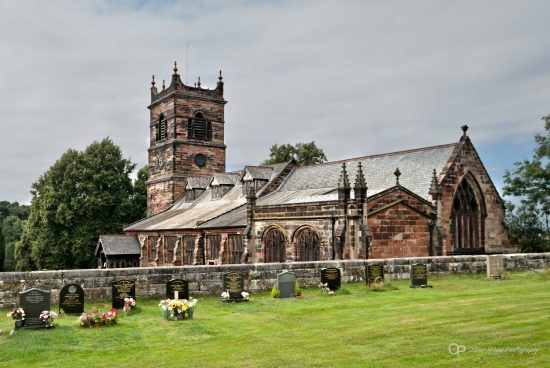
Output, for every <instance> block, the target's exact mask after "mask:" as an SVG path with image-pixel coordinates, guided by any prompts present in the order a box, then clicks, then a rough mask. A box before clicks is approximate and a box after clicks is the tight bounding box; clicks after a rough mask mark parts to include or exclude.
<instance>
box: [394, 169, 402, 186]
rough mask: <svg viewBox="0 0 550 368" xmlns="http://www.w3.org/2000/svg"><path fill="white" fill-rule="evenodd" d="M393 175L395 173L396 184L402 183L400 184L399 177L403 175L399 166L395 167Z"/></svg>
mask: <svg viewBox="0 0 550 368" xmlns="http://www.w3.org/2000/svg"><path fill="white" fill-rule="evenodd" d="M393 175H395V185H401V184H399V177H400V176H401V171H399V168H397V169H395V171H394V172H393Z"/></svg>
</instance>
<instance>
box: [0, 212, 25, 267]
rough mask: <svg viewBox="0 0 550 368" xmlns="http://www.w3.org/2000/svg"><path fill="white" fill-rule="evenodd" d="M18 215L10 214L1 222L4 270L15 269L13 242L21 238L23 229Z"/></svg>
mask: <svg viewBox="0 0 550 368" xmlns="http://www.w3.org/2000/svg"><path fill="white" fill-rule="evenodd" d="M21 224H22V221H21V220H20V219H19V217H17V216H14V215H10V216H8V217H6V218H5V219H4V221H3V222H2V226H1V230H2V233H3V234H4V244H5V245H4V248H5V251H4V271H14V270H15V253H14V252H15V243H16V242H17V241H19V239H21V233H22V232H23V229H22V227H21Z"/></svg>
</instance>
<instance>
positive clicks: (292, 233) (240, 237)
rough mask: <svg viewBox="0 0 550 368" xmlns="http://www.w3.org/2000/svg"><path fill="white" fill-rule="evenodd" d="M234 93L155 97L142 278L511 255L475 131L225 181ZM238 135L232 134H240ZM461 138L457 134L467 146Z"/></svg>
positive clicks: (246, 171)
mask: <svg viewBox="0 0 550 368" xmlns="http://www.w3.org/2000/svg"><path fill="white" fill-rule="evenodd" d="M226 103H227V101H226V100H225V98H224V82H223V78H222V74H221V72H220V75H219V78H218V82H217V85H216V88H214V89H207V88H203V87H202V86H201V82H200V79H199V81H198V83H196V84H195V85H194V86H187V85H185V84H184V83H182V81H181V79H180V76H179V74H178V70H177V67H176V66H175V67H174V73H173V75H172V80H171V83H170V85H169V86H168V87H165V86H164V83H163V86H162V89H161V90H159V89H157V87H156V86H155V81H154V78H153V82H152V86H151V104H150V105H149V110H150V123H149V128H150V135H149V139H150V146H149V149H148V153H149V170H150V175H149V180H148V182H147V211H148V217H147V218H145V219H143V220H141V221H138V222H136V223H134V224H131V225H129V226H128V227H126V228H125V229H124V231H125V233H126V234H127V235H128V236H132V237H137V240H138V242H139V246H140V248H141V256H140V265H141V266H172V265H175V266H180V265H197V264H214V265H218V264H228V263H257V262H302V261H317V260H327V259H365V258H393V257H411V256H414V257H416V256H430V255H454V254H489V253H503V252H504V253H505V252H512V251H514V250H515V247H514V246H512V244H510V240H509V238H508V234H507V230H506V228H505V226H504V222H503V220H504V205H503V200H502V199H501V198H500V196H499V194H498V192H497V190H496V188H495V186H494V184H493V182H492V181H491V178H490V177H489V174H488V173H487V170H486V169H485V167H484V166H483V162H482V161H481V160H480V158H479V156H478V154H477V152H476V150H475V148H474V145H473V144H472V142H471V140H470V138H469V137H468V134H467V133H468V127H467V126H463V127H462V134H461V135H460V138H459V140H458V141H457V142H455V143H450V144H441V145H434V146H431V147H424V148H417V149H411V150H404V151H399V152H391V153H383V154H378V155H371V156H364V157H357V158H350V159H347V160H343V161H337V162H327V163H323V164H318V165H311V166H302V167H299V166H297V165H296V163H295V162H293V161H290V162H285V163H281V164H276V165H251V166H245V167H244V168H243V169H242V170H240V171H234V172H226V170H225V167H226V165H225V150H226V146H225V144H224V129H225V123H226V122H225V119H224V109H225V104H226ZM228 123H229V128H230V127H231V123H230V122H228ZM457 135H458V134H457Z"/></svg>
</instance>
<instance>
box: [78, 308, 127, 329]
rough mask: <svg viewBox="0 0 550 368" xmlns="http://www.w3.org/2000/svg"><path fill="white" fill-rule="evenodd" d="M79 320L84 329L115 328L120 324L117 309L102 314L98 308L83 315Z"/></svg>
mask: <svg viewBox="0 0 550 368" xmlns="http://www.w3.org/2000/svg"><path fill="white" fill-rule="evenodd" d="M79 320H80V326H82V327H89V328H92V327H93V326H95V327H96V328H99V327H101V326H113V325H115V324H116V323H117V322H118V312H117V310H116V309H115V308H111V309H110V310H109V312H100V311H99V310H98V309H97V308H93V309H92V311H91V312H89V313H82V315H81V316H80V318H79Z"/></svg>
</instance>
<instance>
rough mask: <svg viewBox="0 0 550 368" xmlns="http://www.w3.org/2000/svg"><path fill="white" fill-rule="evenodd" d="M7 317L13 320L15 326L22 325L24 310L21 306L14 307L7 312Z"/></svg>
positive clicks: (23, 323) (23, 322)
mask: <svg viewBox="0 0 550 368" xmlns="http://www.w3.org/2000/svg"><path fill="white" fill-rule="evenodd" d="M8 317H11V318H12V319H14V320H15V327H23V326H24V325H25V311H24V310H23V308H21V307H20V308H14V309H13V310H12V311H11V312H9V313H8Z"/></svg>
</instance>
